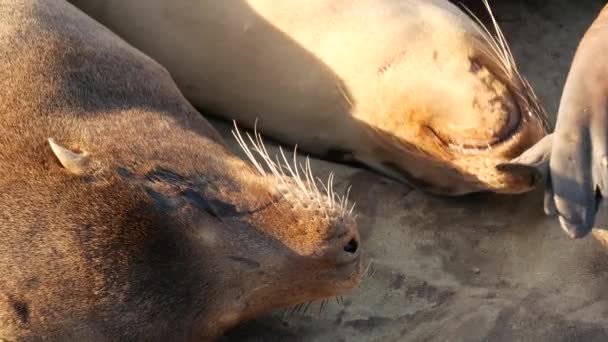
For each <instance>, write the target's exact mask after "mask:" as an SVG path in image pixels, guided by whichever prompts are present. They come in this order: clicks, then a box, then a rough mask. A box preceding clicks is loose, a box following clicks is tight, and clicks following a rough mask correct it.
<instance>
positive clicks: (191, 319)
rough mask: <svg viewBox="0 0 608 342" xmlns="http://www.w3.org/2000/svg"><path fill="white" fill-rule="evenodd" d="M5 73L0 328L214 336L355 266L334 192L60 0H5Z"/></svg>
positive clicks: (154, 337)
mask: <svg viewBox="0 0 608 342" xmlns="http://www.w3.org/2000/svg"><path fill="white" fill-rule="evenodd" d="M0 89H2V91H1V92H0V119H1V120H0V207H1V208H2V210H1V211H0V246H2V248H0V279H1V281H0V340H2V341H17V340H19V341H24V340H25V341H32V340H54V341H57V340H61V341H65V340H74V341H135V340H137V341H183V340H197V341H200V340H201V339H203V340H207V339H212V338H214V337H217V336H218V335H219V334H221V333H222V332H223V331H224V330H225V329H227V328H229V327H231V326H233V325H235V324H237V323H239V322H241V321H243V320H246V319H249V318H251V317H254V316H256V315H258V314H260V313H262V312H266V311H268V310H272V309H275V308H281V307H285V306H291V305H294V304H298V303H305V302H309V301H314V300H317V299H321V298H327V297H332V296H336V295H339V294H342V293H344V292H345V291H347V290H349V289H351V288H353V287H354V286H355V285H356V284H357V283H358V281H359V279H360V278H361V276H362V267H361V263H362V257H361V254H360V248H359V246H358V245H359V235H358V230H357V226H356V223H355V221H354V219H353V218H352V217H351V216H350V215H349V212H348V210H347V208H346V207H345V202H346V201H345V199H344V198H341V200H340V201H337V195H336V194H334V193H333V192H332V191H331V188H330V190H329V195H325V194H322V193H321V192H320V191H319V190H317V188H316V187H315V185H314V184H313V183H311V182H310V179H311V177H312V174H311V172H310V169H309V168H304V170H305V171H306V172H305V175H303V174H302V175H301V177H288V176H285V175H284V172H283V171H279V170H277V169H276V167H277V166H276V165H274V164H272V163H271V162H268V161H267V162H265V164H267V165H263V164H264V162H262V161H260V162H257V163H256V164H255V165H256V167H259V171H258V170H256V169H255V168H254V167H252V166H251V165H249V164H247V163H245V162H244V161H243V160H241V159H239V158H237V157H236V156H235V155H234V154H233V153H231V152H230V151H229V150H228V148H227V147H226V146H225V145H224V143H223V142H222V140H221V138H220V137H219V135H218V133H217V132H216V131H215V130H214V129H213V128H212V127H211V126H210V125H209V123H208V122H207V121H206V120H205V119H204V118H203V117H202V116H201V115H200V114H199V113H198V112H197V111H196V110H195V109H194V108H193V107H192V106H191V105H190V104H189V103H188V102H187V100H186V99H185V98H184V97H183V95H182V94H181V93H180V91H179V90H178V88H177V86H176V85H175V84H174V83H173V81H172V79H171V77H170V75H169V73H168V72H167V71H166V70H165V69H164V68H163V67H161V66H160V65H158V64H157V63H156V62H154V61H153V60H151V59H150V58H148V57H147V56H145V55H144V54H142V53H141V52H139V51H138V50H136V49H134V48H132V47H131V46H130V45H128V44H127V43H125V42H124V41H122V40H121V39H120V38H118V37H117V36H116V35H114V34H113V33H112V32H110V31H109V30H107V29H106V28H105V27H103V26H102V25H100V24H98V23H97V22H95V21H94V20H92V19H91V18H89V17H88V16H86V15H85V14H84V13H82V12H81V11H79V10H78V9H76V8H75V7H73V6H72V5H70V4H68V3H67V2H65V1H63V0H28V1H23V0H0ZM236 136H237V137H239V141H241V143H242V144H244V139H247V138H245V137H243V136H241V135H239V134H237V135H236ZM252 141H253V142H256V140H255V139H252ZM248 146H249V148H252V147H253V149H246V152H247V153H249V154H254V153H256V152H255V151H256V149H259V150H261V151H263V147H262V146H261V144H259V143H258V142H256V144H249V145H248ZM261 156H262V157H265V158H267V156H265V155H264V154H263V153H261ZM260 163H262V165H261V164H260ZM262 166H265V167H270V168H273V167H274V168H275V169H273V170H274V172H271V171H267V170H268V168H266V169H263V168H262ZM285 172H287V171H285ZM294 173H295V172H294Z"/></svg>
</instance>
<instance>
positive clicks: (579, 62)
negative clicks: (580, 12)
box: [500, 6, 608, 241]
mask: <svg viewBox="0 0 608 342" xmlns="http://www.w3.org/2000/svg"><path fill="white" fill-rule="evenodd" d="M607 24H608V6H606V7H604V8H603V9H602V11H601V12H600V14H599V15H598V17H597V18H596V19H595V21H594V22H593V23H592V24H591V26H590V27H589V29H588V30H587V32H586V33H585V35H584V36H583V38H582V40H581V41H580V43H579V46H578V48H577V50H576V53H575V55H574V59H573V61H572V65H571V67H570V70H569V72H568V77H567V79H566V83H565V85H564V89H563V93H562V97H561V100H560V104H559V111H558V115H557V123H556V126H555V131H554V133H552V135H551V136H547V137H546V138H544V139H543V140H542V141H540V142H539V143H537V144H535V145H534V146H533V147H531V148H530V149H528V150H527V151H526V152H525V153H524V154H523V155H522V156H520V157H519V158H517V159H515V160H513V161H512V162H513V163H514V164H520V165H516V166H515V168H517V167H521V166H522V165H523V166H524V167H523V168H521V169H523V170H524V172H526V170H525V165H528V166H534V167H536V168H538V170H539V171H540V173H541V174H542V175H543V176H544V178H545V180H546V182H545V186H546V196H545V212H546V213H547V214H548V215H557V216H558V217H559V221H560V224H561V226H562V228H563V229H564V231H565V232H566V233H567V234H568V235H569V236H570V237H572V238H582V237H585V236H587V235H588V234H589V233H590V232H591V231H592V228H593V227H594V226H595V227H598V228H604V229H605V228H607V227H608V221H606V220H602V221H603V222H596V214H597V211H598V208H600V207H601V206H602V205H601V204H602V201H603V198H604V197H605V196H606V195H607V194H608V62H606V61H604V60H602V59H601V58H602V57H601V56H604V54H605V52H606V51H608V25H607ZM500 167H501V168H502V169H512V168H513V165H502V166H500ZM596 235H597V234H596ZM603 239H605V240H606V241H608V239H606V238H603Z"/></svg>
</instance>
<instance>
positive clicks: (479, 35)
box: [71, 0, 546, 195]
mask: <svg viewBox="0 0 608 342" xmlns="http://www.w3.org/2000/svg"><path fill="white" fill-rule="evenodd" d="M71 2H72V3H74V4H75V5H76V6H78V7H79V8H81V9H82V10H83V11H85V12H86V13H88V14H90V15H91V16H92V17H93V18H95V19H97V20H98V21H100V22H101V23H103V24H104V25H107V26H108V27H109V28H110V29H112V30H113V31H115V32H116V33H118V34H119V35H121V36H122V37H123V38H125V40H127V41H128V42H129V43H131V44H133V45H134V46H136V47H137V48H139V49H141V50H142V51H144V52H145V53H147V54H149V55H150V56H152V57H153V58H155V59H156V60H157V61H159V62H160V63H161V64H163V65H164V66H165V67H167V69H168V70H169V72H170V73H171V74H172V76H173V77H174V78H175V80H176V83H177V84H178V86H179V87H180V89H181V90H182V91H183V93H184V95H185V96H186V98H188V100H189V101H190V102H191V103H193V104H194V105H195V106H196V107H198V108H200V109H202V110H204V111H207V112H211V113H214V114H215V115H219V116H221V117H223V118H226V119H236V121H237V122H238V123H239V124H241V125H244V126H246V127H253V125H254V123H255V122H256V120H258V125H257V127H258V128H259V129H260V131H261V132H262V133H263V134H266V135H267V136H269V137H272V138H274V139H275V140H278V141H280V142H283V143H287V144H292V145H297V146H298V147H300V148H301V149H302V150H304V151H306V152H308V153H311V154H313V155H316V156H325V157H327V158H329V159H332V160H341V161H355V162H359V163H363V164H365V165H367V166H369V167H371V168H374V169H376V170H377V171H379V172H381V173H383V174H385V175H388V176H390V177H393V178H397V179H400V180H403V181H409V182H413V183H414V184H416V185H418V186H419V187H421V188H423V189H425V190H427V191H429V192H432V193H436V194H442V195H460V194H465V193H469V192H477V191H486V190H490V191H495V192H501V193H519V192H524V191H527V190H529V189H530V188H531V176H530V175H523V176H522V175H519V174H515V175H513V174H510V173H507V172H501V171H498V170H497V169H496V168H495V165H496V164H498V163H500V162H504V161H508V160H510V159H512V158H514V157H516V156H518V155H519V154H520V153H521V152H523V151H524V150H525V149H527V148H528V147H530V146H532V145H533V144H534V143H535V142H537V141H538V140H540V139H541V138H542V137H543V136H544V135H545V133H546V127H545V125H544V122H543V117H544V113H543V110H542V108H541V106H540V104H539V102H538V100H537V99H536V97H535V96H534V93H533V91H532V89H531V87H530V86H529V84H528V83H527V82H526V80H525V79H524V78H523V77H522V76H521V75H520V73H519V72H518V70H517V68H516V65H515V63H514V60H513V57H512V55H511V53H510V52H509V49H508V46H507V44H506V41H505V39H504V37H503V36H502V34H501V33H500V32H499V31H498V32H497V37H496V38H494V37H492V35H491V34H490V33H489V32H486V31H485V29H484V28H483V27H482V26H481V25H478V24H477V23H476V22H475V21H474V20H473V19H472V18H471V17H469V16H467V15H466V14H465V13H464V12H463V11H461V10H460V9H458V8H457V7H456V6H455V5H453V4H451V3H450V2H448V1H447V0H432V1H429V0H402V1H395V0H338V1H336V0H331V1H329V0H290V1H275V0H247V1H216V0H199V1H185V0H177V1H176V0H107V1H93V0H71ZM486 5H487V3H486ZM488 8H489V7H488ZM496 28H498V26H496Z"/></svg>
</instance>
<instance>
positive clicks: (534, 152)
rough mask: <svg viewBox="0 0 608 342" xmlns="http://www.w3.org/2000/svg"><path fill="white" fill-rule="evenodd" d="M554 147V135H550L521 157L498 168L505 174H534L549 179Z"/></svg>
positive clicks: (497, 166) (499, 165)
mask: <svg viewBox="0 0 608 342" xmlns="http://www.w3.org/2000/svg"><path fill="white" fill-rule="evenodd" d="M552 146H553V134H549V135H547V136H545V137H544V138H542V139H541V140H540V141H539V142H537V143H536V144H535V145H534V146H532V147H531V148H529V149H528V150H527V151H525V152H524V153H523V154H522V155H521V156H519V157H517V158H515V159H513V160H511V161H509V162H506V163H502V164H498V165H496V168H497V169H498V170H500V171H504V172H512V173H519V174H530V173H532V174H534V175H535V176H536V177H539V179H538V180H540V179H547V176H548V175H549V160H550V159H551V147H552Z"/></svg>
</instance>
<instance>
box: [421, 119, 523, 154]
mask: <svg viewBox="0 0 608 342" xmlns="http://www.w3.org/2000/svg"><path fill="white" fill-rule="evenodd" d="M523 122H524V120H523V116H522V115H521V112H520V111H519V110H515V111H512V112H510V113H509V115H507V119H506V123H505V124H503V125H501V127H500V129H499V130H498V131H494V130H490V131H491V135H490V137H489V139H481V140H479V139H475V138H468V137H465V136H452V135H450V134H446V132H442V131H440V130H437V129H435V128H433V127H432V126H427V129H428V130H429V131H430V132H431V133H432V135H434V136H435V138H436V139H437V140H438V141H440V142H441V144H442V145H443V146H444V147H447V148H448V149H450V150H453V151H456V152H457V153H462V154H479V153H484V152H489V151H491V150H492V149H494V148H497V147H499V146H500V145H501V144H503V143H505V142H507V141H509V140H510V139H512V138H513V137H514V136H515V135H516V134H517V133H518V132H519V131H521V130H522V128H523Z"/></svg>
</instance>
